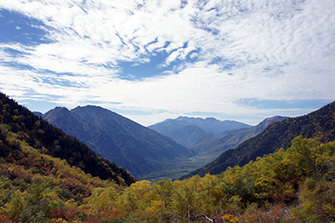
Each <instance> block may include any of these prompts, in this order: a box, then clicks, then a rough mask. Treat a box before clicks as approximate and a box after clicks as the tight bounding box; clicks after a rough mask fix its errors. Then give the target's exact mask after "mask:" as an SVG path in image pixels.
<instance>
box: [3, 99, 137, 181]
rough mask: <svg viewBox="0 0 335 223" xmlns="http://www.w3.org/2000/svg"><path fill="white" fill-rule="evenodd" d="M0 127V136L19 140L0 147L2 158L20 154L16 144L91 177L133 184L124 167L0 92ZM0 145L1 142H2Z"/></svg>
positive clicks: (132, 179) (131, 177)
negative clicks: (12, 136) (62, 162)
mask: <svg viewBox="0 0 335 223" xmlns="http://www.w3.org/2000/svg"><path fill="white" fill-rule="evenodd" d="M0 125H1V129H0V133H1V135H2V134H5V133H6V134H7V132H13V135H15V134H16V135H18V137H19V138H18V139H19V140H21V142H20V143H19V144H18V145H15V143H14V144H13V145H12V144H11V143H10V142H8V145H7V146H5V147H4V146H3V145H2V148H1V150H3V149H4V151H1V152H4V153H1V155H2V156H7V155H10V154H11V153H13V154H19V155H20V153H21V151H20V150H19V148H20V147H19V145H20V146H21V147H22V145H24V143H25V144H26V145H27V146H29V147H32V148H34V149H37V150H38V151H39V153H41V154H46V155H49V156H52V157H56V158H59V159H62V160H66V162H67V163H68V164H69V165H71V166H73V167H76V168H79V169H81V170H83V171H84V172H85V173H89V174H91V175H92V176H95V177H100V178H101V179H109V180H114V181H115V182H117V183H119V184H121V183H122V182H124V183H125V184H127V185H130V184H132V183H134V182H135V179H134V178H133V176H131V175H130V174H129V173H128V172H127V171H126V170H125V169H124V168H121V167H118V166H117V165H116V164H115V163H112V162H110V161H108V160H106V159H103V158H102V157H101V156H98V155H97V154H96V153H95V152H94V151H92V150H91V149H90V148H89V147H88V146H87V145H85V144H83V143H81V142H80V141H79V140H77V139H76V138H73V137H71V136H68V135H66V134H65V133H64V132H63V131H62V130H60V129H58V128H56V127H54V126H52V125H50V124H49V123H48V122H46V121H45V120H43V119H42V118H40V117H38V116H36V115H35V114H34V113H33V112H31V111H29V110H28V109H27V108H25V107H23V106H21V105H19V104H18V103H17V102H15V101H14V100H12V99H10V98H9V97H8V96H6V95H5V94H3V93H0ZM9 137H11V136H10V134H9ZM3 142H5V141H4V140H2V143H3ZM0 144H1V143H0ZM6 151H7V152H6Z"/></svg>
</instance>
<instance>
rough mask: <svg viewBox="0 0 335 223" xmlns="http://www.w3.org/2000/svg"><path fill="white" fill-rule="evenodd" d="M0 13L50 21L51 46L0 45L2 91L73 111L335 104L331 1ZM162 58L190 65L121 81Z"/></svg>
mask: <svg viewBox="0 0 335 223" xmlns="http://www.w3.org/2000/svg"><path fill="white" fill-rule="evenodd" d="M0 8H5V9H9V10H15V11H17V12H19V13H23V14H25V15H26V16H28V17H31V18H35V19H38V20H40V21H42V22H43V23H44V24H45V27H42V28H43V29H45V31H46V33H47V36H46V37H45V38H48V40H49V41H48V42H46V43H41V44H39V45H31V46H27V45H22V44H20V43H15V44H14V43H12V44H4V43H1V42H0V63H1V64H0V69H1V71H0V75H1V76H0V87H1V89H2V90H3V91H5V92H12V94H13V95H17V96H20V97H25V98H27V95H29V92H34V95H36V94H37V95H38V94H39V95H47V96H46V97H47V98H49V99H50V100H53V99H52V98H54V101H55V102H57V103H60V104H65V105H69V106H72V105H73V106H75V105H76V104H79V103H85V101H92V100H94V101H96V102H97V103H101V104H110V106H111V107H110V108H116V109H120V110H121V109H128V110H129V109H130V108H134V109H135V110H136V109H137V110H141V111H142V110H147V111H151V110H152V111H158V110H164V111H166V112H165V113H164V114H169V115H171V116H174V115H177V114H183V113H190V112H192V111H198V112H208V113H210V112H212V113H213V112H214V113H223V114H240V115H248V114H254V115H256V114H260V113H262V114H264V112H265V111H263V110H260V109H256V108H253V107H247V106H241V105H240V104H237V103H236V101H237V100H239V99H243V98H255V99H259V100H306V99H320V100H332V99H333V92H332V89H333V86H334V84H335V75H334V71H335V65H334V61H335V53H334V52H335V51H334V50H335V44H334V42H335V28H334V27H335V16H334V13H333V9H334V8H335V2H334V1H333V0H324V1H318V0H306V1H302V0H297V1H285V0H225V1H222V0H221V1H220V0H210V1H195V0H194V1H187V3H186V1H179V0H174V1H172V0H171V1H155V0H150V1H123V0H115V1H103V0H96V1H93V0H87V1H72V0H62V1H52V0H36V1H29V0H20V1H19V0H11V1H1V2H0ZM185 46H186V47H185ZM8 49H11V50H15V51H19V52H21V54H16V53H12V52H11V51H10V50H8ZM195 50H196V52H195ZM159 52H166V54H167V55H168V56H167V58H165V61H163V62H162V64H160V65H161V67H160V68H163V67H164V66H165V67H167V66H168V65H170V64H172V63H173V62H176V64H177V65H178V61H181V63H182V66H178V69H174V70H173V71H170V72H169V71H165V72H164V73H163V74H161V75H158V76H156V77H151V78H145V79H140V80H134V81H130V80H124V79H122V67H120V66H119V62H120V61H128V62H133V63H137V64H139V63H147V62H149V60H150V58H151V57H152V56H155V55H156V54H157V53H159ZM191 54H192V55H191ZM188 57H192V58H193V59H194V60H195V61H196V62H190V61H188ZM10 64H19V65H21V66H22V67H23V68H21V69H19V68H17V67H15V66H11V65H10ZM27 65H28V66H30V67H32V68H33V69H29V68H25V66H27ZM153 69H154V68H153ZM133 75H136V74H133ZM9 77H12V78H11V80H9V81H8V78H9ZM13 77H14V78H13ZM14 80H19V81H14ZM113 102H121V103H120V104H113ZM134 117H135V116H134ZM146 117H148V116H146ZM151 117H157V118H158V117H162V115H161V113H155V114H152V115H151ZM139 118H141V120H144V119H145V118H144V116H143V115H141V117H140V116H139ZM146 122H149V121H146Z"/></svg>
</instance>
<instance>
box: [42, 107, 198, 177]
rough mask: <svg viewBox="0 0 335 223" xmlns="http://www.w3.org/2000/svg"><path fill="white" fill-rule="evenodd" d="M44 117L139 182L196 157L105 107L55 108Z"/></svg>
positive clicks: (165, 138) (172, 142)
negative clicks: (120, 167) (179, 162)
mask: <svg viewBox="0 0 335 223" xmlns="http://www.w3.org/2000/svg"><path fill="white" fill-rule="evenodd" d="M42 117H43V119H45V120H47V121H48V122H49V123H51V124H53V125H55V126H57V127H59V128H61V129H62V130H63V131H65V132H66V133H68V134H69V135H72V136H74V137H76V138H78V139H79V140H81V141H82V142H84V143H85V144H87V145H88V146H89V147H90V148H91V149H93V150H94V151H96V152H97V153H99V154H100V155H101V156H103V157H104V158H106V159H108V160H110V161H112V162H115V163H116V164H117V165H120V166H122V167H124V168H126V169H127V170H128V171H129V172H130V173H132V174H133V175H134V176H135V177H137V178H138V179H142V178H146V179H150V175H152V174H153V173H157V172H160V171H166V170H169V169H171V168H175V166H174V164H173V163H174V162H177V161H179V160H183V159H188V157H190V156H192V155H193V152H192V151H191V150H188V149H186V148H185V147H183V146H182V145H179V144H178V143H176V142H175V141H173V140H172V139H171V138H169V137H166V136H163V135H161V134H159V133H158V132H156V131H154V130H151V129H149V128H146V127H144V126H142V125H140V124H138V123H136V122H133V121H131V120H130V119H127V118H125V117H123V116H121V115H119V114H117V113H114V112H112V111H110V110H107V109H104V108H102V107H98V106H85V107H79V106H78V107H76V108H74V109H72V110H68V109H67V108H62V107H56V108H55V109H52V110H50V111H49V112H47V113H45V114H43V115H42Z"/></svg>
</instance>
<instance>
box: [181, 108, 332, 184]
mask: <svg viewBox="0 0 335 223" xmlns="http://www.w3.org/2000/svg"><path fill="white" fill-rule="evenodd" d="M299 135H301V136H303V137H306V138H315V137H319V138H320V140H321V142H329V141H333V140H334V139H335V102H332V103H330V104H328V105H325V106H323V107H322V108H320V109H318V110H316V111H314V112H311V113H309V114H307V115H303V116H299V117H296V118H289V119H286V120H283V121H281V122H276V123H273V124H271V125H269V126H268V127H267V128H266V129H265V130H264V131H263V132H261V133H259V134H258V135H256V136H255V137H253V138H251V139H249V140H247V141H245V142H243V143H241V144H240V145H239V146H237V147H236V148H235V149H229V150H227V151H225V152H223V153H222V154H221V155H220V156H219V157H218V158H217V159H215V160H214V161H212V162H210V163H208V164H207V165H205V166H203V167H202V168H199V169H197V170H195V171H193V172H191V173H190V174H188V175H186V176H184V177H183V178H185V177H190V176H193V175H201V176H203V175H205V174H206V173H211V174H219V173H221V172H222V171H224V170H225V169H226V168H228V167H229V166H231V167H233V166H236V165H240V166H243V165H245V164H247V163H248V162H250V161H252V160H255V159H256V158H257V157H259V156H264V155H266V154H269V153H273V152H275V151H277V150H279V149H280V148H284V149H286V148H288V147H289V146H291V141H292V140H293V138H294V137H297V136H299Z"/></svg>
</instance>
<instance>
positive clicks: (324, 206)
mask: <svg viewBox="0 0 335 223" xmlns="http://www.w3.org/2000/svg"><path fill="white" fill-rule="evenodd" d="M1 131H2V132H3V131H4V127H3V126H2V129H1ZM18 137H19V136H18V135H15V134H14V133H10V134H9V132H7V136H6V138H2V139H1V140H2V141H6V142H7V143H8V142H9V143H10V144H14V145H16V146H17V148H18V149H19V150H22V152H23V153H22V154H24V155H23V156H22V157H21V159H16V160H15V161H14V160H13V161H10V159H11V157H13V154H11V155H9V156H7V157H3V158H1V161H0V169H1V177H0V188H1V190H0V216H1V217H0V221H1V222H62V223H63V222H214V221H215V222H332V221H334V220H335V182H334V180H335V166H334V165H335V154H334V153H335V142H329V143H325V144H323V143H321V142H319V141H318V140H317V139H305V138H302V137H298V138H296V139H294V140H293V142H292V146H291V147H290V148H289V149H287V150H286V151H285V150H283V149H282V150H279V151H278V152H276V153H274V154H271V155H268V156H266V157H264V158H259V159H258V160H257V161H255V162H250V163H249V164H247V165H246V166H244V167H242V168H241V167H238V166H237V167H234V168H229V169H228V170H226V171H225V172H223V173H222V174H220V175H209V174H207V175H206V176H205V177H199V176H194V177H192V178H190V179H186V180H182V181H174V182H172V181H171V180H162V181H158V182H154V183H151V182H149V181H138V182H136V183H133V184H132V185H131V186H129V187H126V186H119V185H117V184H115V183H114V182H111V181H106V180H104V181H103V180H100V179H99V178H97V177H95V178H94V177H92V176H91V175H88V174H85V173H84V172H83V171H82V170H80V169H79V168H76V167H70V166H69V165H68V164H67V162H66V161H63V160H60V159H59V158H54V157H51V156H49V155H45V154H41V153H40V152H39V151H38V150H36V149H34V148H32V147H30V146H29V145H27V144H25V143H22V142H21V141H20V140H19V139H18Z"/></svg>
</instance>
